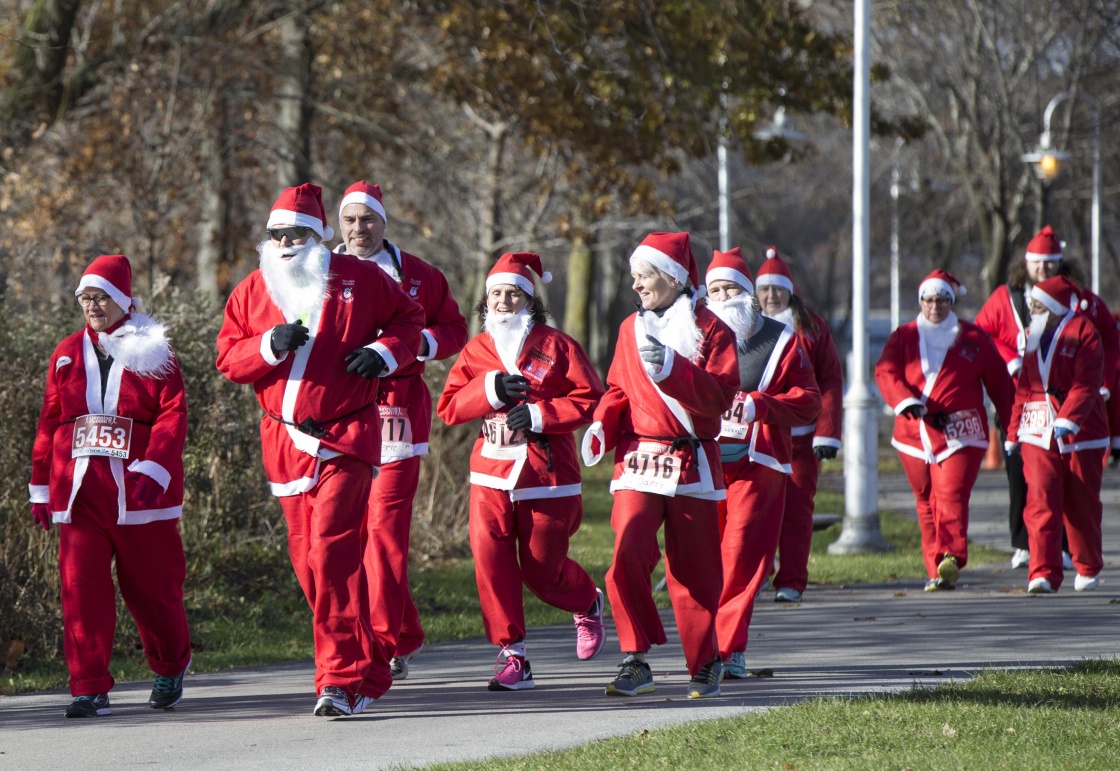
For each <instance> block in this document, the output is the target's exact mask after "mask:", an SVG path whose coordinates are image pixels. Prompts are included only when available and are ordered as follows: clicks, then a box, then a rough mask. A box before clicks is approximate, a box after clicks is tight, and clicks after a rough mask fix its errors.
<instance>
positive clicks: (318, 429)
mask: <svg viewBox="0 0 1120 771" xmlns="http://www.w3.org/2000/svg"><path fill="white" fill-rule="evenodd" d="M371 406H372V405H369V404H366V405H364V406H362V407H359V408H358V409H356V410H351V411H350V412H347V413H346V414H345V415H339V416H338V417H337V418H331V419H330V420H325V421H318V420H315V419H314V418H304V419H303V420H301V421H300V422H299V423H295V422H293V421H291V420H284V418H282V417H280V416H278V415H273V414H272V413H271V412H269V411H268V410H265V413H264V414H265V415H268V417H270V418H272V419H273V420H275V421H276V422H277V423H283V424H284V425H286V426H291V427H292V428H294V429H296V430H297V431H299V432H301V433H304V434H307V435H308V436H311V437H314V438H316V439H322V438H323V437H324V436H326V435H327V434H328V433H330V431H329V430H328V429H327V426H329V425H330V424H332V423H337V422H338V421H340V420H345V419H346V418H348V417H350V416H351V415H357V414H358V413H359V412H361V411H362V410H365V409H369V408H370V407H371Z"/></svg>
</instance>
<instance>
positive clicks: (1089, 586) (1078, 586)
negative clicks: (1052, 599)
mask: <svg viewBox="0 0 1120 771" xmlns="http://www.w3.org/2000/svg"><path fill="white" fill-rule="evenodd" d="M1100 585H1101V578H1100V576H1083V575H1081V574H1080V573H1078V574H1077V578H1075V579H1073V590H1074V591H1075V592H1091V591H1093V590H1094V589H1096V588H1097V587H1098V586H1100Z"/></svg>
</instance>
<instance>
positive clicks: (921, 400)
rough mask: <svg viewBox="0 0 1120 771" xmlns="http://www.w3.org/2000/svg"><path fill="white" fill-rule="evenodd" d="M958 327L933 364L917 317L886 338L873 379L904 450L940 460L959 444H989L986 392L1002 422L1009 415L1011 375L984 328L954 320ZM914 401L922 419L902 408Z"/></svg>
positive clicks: (894, 442) (928, 459) (897, 444)
mask: <svg viewBox="0 0 1120 771" xmlns="http://www.w3.org/2000/svg"><path fill="white" fill-rule="evenodd" d="M957 325H958V326H959V332H958V333H957V336H956V339H955V340H954V341H953V344H952V345H951V346H950V347H949V350H948V351H946V353H945V360H944V361H943V362H942V364H941V366H940V367H939V368H937V369H936V370H933V369H931V366H930V363H929V361H928V359H927V356H926V349H925V344H924V342H923V340H922V334H921V331H920V327H919V326H918V322H917V321H911V322H910V323H908V324H903V325H902V326H900V327H899V328H898V329H896V330H895V331H894V332H893V333H892V334H891V336H890V338H888V339H887V344H886V346H885V347H884V348H883V355H882V356H881V357H880V358H879V363H878V364H876V365H875V382H876V384H877V385H878V386H879V392H880V393H881V394H882V395H883V399H884V400H886V402H887V405H889V406H890V407H891V409H893V410H894V413H895V415H896V416H897V417H896V418H895V421H894V435H893V436H892V437H891V444H892V445H894V447H895V448H896V449H897V450H898V451H899V452H902V453H906V454H907V455H911V456H913V457H915V458H921V459H923V460H925V461H926V463H939V462H941V461H942V460H944V459H945V458H947V457H949V456H950V455H952V454H953V453H954V452H956V451H957V450H959V449H961V448H962V447H981V448H986V447H987V446H988V412H987V410H986V409H985V408H984V391H983V390H982V388H981V386H983V389H986V390H987V392H988V398H989V399H991V401H992V404H993V405H994V406H995V408H996V414H997V415H999V419H1000V421H1001V422H1006V421H1008V420H1010V414H1011V402H1012V384H1011V378H1010V376H1009V375H1008V374H1007V370H1006V368H1005V365H1004V363H1003V359H1002V358H1001V357H1000V355H999V351H998V350H997V349H996V346H995V343H994V342H993V341H992V338H991V337H990V336H989V335H988V333H987V332H985V331H984V330H982V329H980V327H978V326H976V325H975V324H970V323H969V322H967V321H960V320H958V321H957ZM912 404H918V405H921V406H922V407H923V408H924V410H925V412H924V414H923V416H922V418H921V419H920V420H910V419H908V418H905V417H903V416H902V415H901V414H900V413H901V412H902V410H904V409H905V408H906V407H908V406H910V405H912Z"/></svg>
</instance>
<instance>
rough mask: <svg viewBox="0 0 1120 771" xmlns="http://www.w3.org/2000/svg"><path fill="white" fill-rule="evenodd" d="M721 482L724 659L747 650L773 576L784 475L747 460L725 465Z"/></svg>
mask: <svg viewBox="0 0 1120 771" xmlns="http://www.w3.org/2000/svg"><path fill="white" fill-rule="evenodd" d="M723 483H724V484H725V485H726V486H727V500H726V501H721V502H720V505H719V510H720V519H721V520H722V522H723V526H722V527H721V531H722V540H721V542H720V546H721V549H722V553H723V594H722V596H721V597H720V598H719V614H718V615H717V616H716V633H717V636H718V638H719V652H720V655H721V656H723V657H724V658H726V657H727V656H729V655H730V654H732V653H738V652H740V651H745V650H746V649H747V630H748V627H749V626H750V623H751V616H752V615H753V614H754V600H755V596H756V595H757V594H758V590H759V589H760V588H761V587H762V582H763V581H765V580H766V576H767V575H769V573H770V568H771V566H772V565H773V564H774V551H775V550H776V549H777V548H778V535H779V534H780V532H781V529H782V512H783V510H784V508H785V498H786V475H785V474H783V473H782V472H780V471H775V470H774V469H772V468H767V467H766V466H760V465H759V464H757V463H754V462H753V461H751V459H750V458H743V459H742V460H738V461H735V462H734V463H728V464H725V465H724V467H723ZM784 561H785V558H784V557H783V562H784Z"/></svg>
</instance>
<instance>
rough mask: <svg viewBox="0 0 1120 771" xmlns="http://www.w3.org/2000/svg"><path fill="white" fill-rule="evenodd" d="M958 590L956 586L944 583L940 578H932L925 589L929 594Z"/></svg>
mask: <svg viewBox="0 0 1120 771" xmlns="http://www.w3.org/2000/svg"><path fill="white" fill-rule="evenodd" d="M956 588H957V585H956V584H947V583H945V582H944V581H942V580H941V579H940V578H931V579H930V580H928V581H926V588H925V590H924V591H927V592H950V591H952V590H953V589H956Z"/></svg>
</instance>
